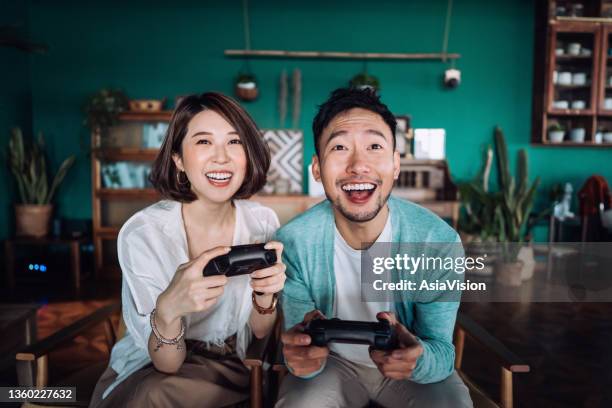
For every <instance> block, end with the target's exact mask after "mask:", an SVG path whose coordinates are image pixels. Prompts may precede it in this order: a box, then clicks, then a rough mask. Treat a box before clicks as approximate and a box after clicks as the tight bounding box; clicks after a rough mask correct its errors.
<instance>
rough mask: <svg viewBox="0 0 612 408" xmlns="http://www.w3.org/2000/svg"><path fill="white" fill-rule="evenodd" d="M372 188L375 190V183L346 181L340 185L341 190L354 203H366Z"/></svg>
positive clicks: (372, 191)
mask: <svg viewBox="0 0 612 408" xmlns="http://www.w3.org/2000/svg"><path fill="white" fill-rule="evenodd" d="M374 190H376V184H373V183H346V184H343V185H342V191H344V193H345V194H346V196H347V198H348V199H349V201H350V202H352V203H354V204H363V203H366V202H367V201H368V200H369V199H370V197H372V194H373V193H374Z"/></svg>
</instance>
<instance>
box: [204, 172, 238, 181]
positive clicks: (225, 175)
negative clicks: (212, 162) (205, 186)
mask: <svg viewBox="0 0 612 408" xmlns="http://www.w3.org/2000/svg"><path fill="white" fill-rule="evenodd" d="M206 177H208V178H210V179H213V180H220V181H224V180H229V179H230V178H231V177H232V174H231V173H206Z"/></svg>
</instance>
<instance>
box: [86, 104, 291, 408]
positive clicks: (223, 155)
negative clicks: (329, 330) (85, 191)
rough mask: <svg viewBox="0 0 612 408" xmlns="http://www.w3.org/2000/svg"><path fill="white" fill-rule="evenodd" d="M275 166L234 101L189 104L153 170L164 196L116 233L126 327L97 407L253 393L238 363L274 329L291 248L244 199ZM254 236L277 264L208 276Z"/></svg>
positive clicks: (227, 399)
mask: <svg viewBox="0 0 612 408" xmlns="http://www.w3.org/2000/svg"><path fill="white" fill-rule="evenodd" d="M269 165H270V153H269V151H268V148H267V146H266V144H265V141H264V140H263V138H262V137H261V135H260V133H259V131H258V129H257V127H256V125H255V123H254V122H253V120H252V119H251V117H250V116H249V115H248V114H247V113H246V111H245V110H244V109H242V108H241V107H240V105H238V104H237V103H236V102H235V101H233V100H232V99H230V98H228V97H226V96H223V95H221V94H218V93H204V94H201V95H190V96H187V97H185V98H184V99H183V100H182V101H181V102H180V104H179V105H178V107H177V108H176V110H175V112H174V114H173V116H172V119H171V121H170V125H169V128H168V133H167V135H166V139H165V140H164V143H163V145H162V147H161V149H160V152H159V154H158V156H157V158H156V160H155V162H154V163H153V168H152V171H151V181H152V183H153V185H154V186H155V188H156V189H157V191H159V193H160V194H161V195H162V197H164V198H165V200H162V201H160V202H158V203H156V204H154V205H152V206H150V207H148V208H146V209H144V210H142V211H140V212H138V213H137V214H135V215H134V216H133V217H132V218H130V219H129V220H128V221H127V222H126V223H125V224H124V225H123V227H122V228H121V231H120V233H119V238H118V242H117V249H118V255H119V263H120V264H121V270H122V274H123V286H122V305H123V318H124V321H125V324H126V327H127V332H126V335H125V337H124V338H122V339H121V340H120V341H119V342H118V343H117V344H116V345H115V347H114V348H113V351H112V353H111V360H110V364H109V367H108V368H107V370H106V371H105V373H104V374H103V375H102V377H101V378H100V380H99V381H98V384H97V385H96V389H95V391H94V396H93V398H92V402H91V406H95V407H115V406H125V405H130V406H199V407H203V406H205V407H220V406H225V405H231V404H235V403H237V402H240V401H242V400H245V399H246V398H247V397H248V386H249V372H248V370H247V369H246V367H245V366H244V365H243V364H242V361H241V358H243V357H244V355H245V350H246V348H247V346H248V344H249V342H250V340H251V337H252V335H255V336H256V337H257V338H263V337H265V336H266V335H267V334H268V333H269V332H270V330H271V329H272V326H273V324H274V321H275V319H276V302H277V293H278V292H279V291H280V290H281V289H282V288H283V285H284V282H285V266H284V265H283V264H282V263H280V259H281V257H280V256H281V252H282V245H281V244H280V243H278V242H268V241H269V240H270V238H271V237H272V235H273V234H274V232H275V230H276V229H277V228H278V226H279V222H278V218H277V217H276V215H275V213H274V212H273V211H272V210H271V209H269V208H266V207H263V206H261V205H259V204H256V203H254V202H251V201H246V200H244V199H246V198H248V197H250V196H251V195H252V194H254V193H256V192H257V191H258V190H260V189H261V187H263V185H264V183H265V180H266V173H267V171H268V167H269ZM255 242H261V243H263V242H268V243H267V244H266V248H267V249H274V250H276V251H277V258H278V259H279V263H277V264H275V265H273V266H271V267H268V268H265V269H261V270H259V271H256V272H254V273H252V274H251V276H248V275H242V276H236V277H232V278H227V277H225V276H211V277H203V276H202V270H203V268H204V267H205V266H206V264H207V263H208V262H209V261H210V260H211V259H212V258H214V257H216V256H219V255H222V254H225V253H227V252H228V251H229V247H230V246H232V245H239V244H248V243H255ZM255 292H257V294H256V293H255ZM185 339H187V340H185Z"/></svg>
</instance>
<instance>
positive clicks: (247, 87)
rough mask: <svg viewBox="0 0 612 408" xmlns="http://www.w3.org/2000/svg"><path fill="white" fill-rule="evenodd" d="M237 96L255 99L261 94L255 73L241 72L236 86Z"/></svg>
mask: <svg viewBox="0 0 612 408" xmlns="http://www.w3.org/2000/svg"><path fill="white" fill-rule="evenodd" d="M234 89H235V92H236V96H237V97H238V98H240V99H241V100H243V101H246V102H248V101H253V100H255V99H257V96H259V88H258V87H257V79H256V78H255V76H254V75H253V74H249V73H244V74H239V75H238V78H236V85H235V87H234Z"/></svg>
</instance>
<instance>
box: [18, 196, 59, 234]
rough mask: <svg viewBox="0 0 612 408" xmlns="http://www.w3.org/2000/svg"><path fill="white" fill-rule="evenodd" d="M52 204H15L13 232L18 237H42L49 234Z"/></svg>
mask: <svg viewBox="0 0 612 408" xmlns="http://www.w3.org/2000/svg"><path fill="white" fill-rule="evenodd" d="M52 213H53V205H51V204H47V205H34V204H21V205H15V234H16V235H17V236H18V237H34V238H42V237H45V236H47V235H48V234H49V223H50V221H51V214H52Z"/></svg>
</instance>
